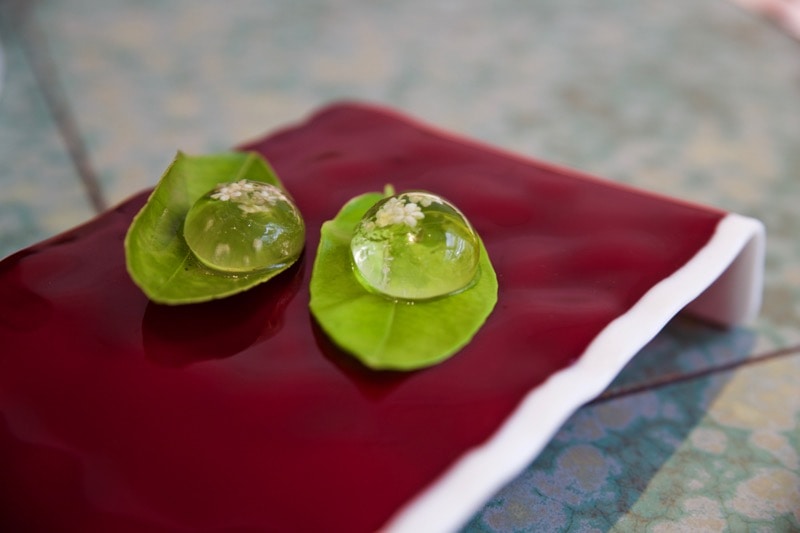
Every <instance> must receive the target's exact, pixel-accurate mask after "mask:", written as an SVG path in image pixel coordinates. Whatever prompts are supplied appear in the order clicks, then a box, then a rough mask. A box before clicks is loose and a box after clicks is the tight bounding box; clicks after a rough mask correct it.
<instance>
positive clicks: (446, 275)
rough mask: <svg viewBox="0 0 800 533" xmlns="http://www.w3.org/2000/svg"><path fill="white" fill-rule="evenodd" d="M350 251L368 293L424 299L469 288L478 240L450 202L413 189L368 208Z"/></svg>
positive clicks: (476, 254) (474, 268) (474, 266)
mask: <svg viewBox="0 0 800 533" xmlns="http://www.w3.org/2000/svg"><path fill="white" fill-rule="evenodd" d="M350 251H351V252H352V257H353V264H354V266H355V271H356V273H357V276H358V278H359V280H360V281H361V283H362V284H363V285H364V286H365V287H366V288H367V289H369V290H371V291H373V292H377V293H379V294H382V295H385V296H388V297H390V298H395V299H403V300H425V299H430V298H436V297H440V296H445V295H448V294H453V293H456V292H459V291H461V290H463V289H465V288H467V287H469V286H471V285H472V283H473V281H474V280H475V277H476V275H477V273H478V260H479V258H480V241H479V239H478V236H477V234H476V233H475V230H473V229H472V226H471V225H470V224H469V222H468V221H467V219H466V218H465V217H464V215H463V214H462V213H461V212H460V211H459V210H458V209H457V208H456V207H455V206H454V205H453V204H451V203H450V202H448V201H447V200H444V199H443V198H441V197H439V196H436V195H434V194H431V193H427V192H421V191H414V192H404V193H401V194H397V195H394V196H390V197H388V198H384V199H383V200H381V201H379V202H378V203H376V204H375V205H374V206H373V207H372V208H370V210H369V211H367V213H365V214H364V217H363V218H362V219H361V221H360V222H359V224H358V225H357V226H356V229H355V232H354V234H353V239H352V241H351V242H350Z"/></svg>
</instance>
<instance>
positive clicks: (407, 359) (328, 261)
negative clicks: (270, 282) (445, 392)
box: [309, 193, 497, 370]
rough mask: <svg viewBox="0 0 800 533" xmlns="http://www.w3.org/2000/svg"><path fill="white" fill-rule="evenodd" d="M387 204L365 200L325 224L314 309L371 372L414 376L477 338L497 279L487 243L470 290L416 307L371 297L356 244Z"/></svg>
mask: <svg viewBox="0 0 800 533" xmlns="http://www.w3.org/2000/svg"><path fill="white" fill-rule="evenodd" d="M382 198H383V195H382V194H380V193H367V194H364V195H361V196H358V197H356V198H354V199H352V200H350V202H348V203H347V204H346V205H345V206H344V207H343V208H342V210H341V211H340V212H339V213H338V214H337V215H336V217H335V218H334V219H333V220H329V221H327V222H325V223H324V224H323V225H322V230H321V237H320V244H319V249H318V250H317V257H316V260H315V261H314V269H313V272H312V275H311V286H310V292H311V301H310V303H309V306H310V308H311V312H312V313H313V315H314V317H315V318H316V319H317V322H318V323H319V325H320V326H321V327H322V329H323V330H324V331H325V333H327V334H328V336H329V337H330V338H331V339H332V340H333V341H334V342H335V343H336V344H337V345H338V346H339V347H341V348H342V349H344V350H346V351H348V352H350V353H351V354H353V355H354V356H356V357H357V358H359V359H360V360H361V361H362V362H363V363H364V364H366V365H367V366H369V367H372V368H375V369H393V370H413V369H417V368H422V367H426V366H430V365H433V364H435V363H438V362H440V361H443V360H444V359H447V358H448V357H450V356H451V355H453V354H455V353H456V352H457V351H458V350H460V349H461V348H462V347H463V346H465V345H466V344H467V343H468V342H469V341H470V339H472V337H473V336H474V335H475V333H476V332H477V331H478V329H480V327H481V325H482V324H483V323H484V322H485V320H486V318H487V317H488V316H489V314H490V313H491V312H492V309H493V308H494V305H495V303H496V302H497V276H496V275H495V273H494V269H493V268H492V264H491V262H490V261H489V256H488V254H487V253H486V249H485V248H484V246H483V244H482V243H481V258H480V268H479V274H478V275H479V277H478V279H477V281H476V282H475V284H474V285H473V286H472V287H470V288H469V289H467V290H464V291H462V292H459V293H456V294H453V295H450V296H446V297H443V298H438V299H434V300H424V301H416V302H406V301H395V300H391V299H389V298H386V297H384V296H381V295H379V294H375V293H373V292H370V291H368V290H367V289H366V288H364V287H363V286H362V285H361V283H360V282H359V281H358V279H357V278H356V275H355V273H354V272H353V266H352V261H351V256H350V239H351V237H352V235H353V230H354V229H355V226H356V225H357V224H358V222H359V221H360V220H361V217H362V216H363V215H364V213H366V212H367V210H369V208H370V207H372V206H373V205H374V204H375V203H376V202H377V201H379V200H380V199H382Z"/></svg>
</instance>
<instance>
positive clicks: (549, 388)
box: [0, 104, 763, 532]
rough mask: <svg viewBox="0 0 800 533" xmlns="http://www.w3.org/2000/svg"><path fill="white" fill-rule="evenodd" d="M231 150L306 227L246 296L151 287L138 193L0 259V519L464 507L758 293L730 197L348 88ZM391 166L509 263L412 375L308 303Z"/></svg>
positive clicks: (369, 521) (99, 523)
mask: <svg viewBox="0 0 800 533" xmlns="http://www.w3.org/2000/svg"><path fill="white" fill-rule="evenodd" d="M245 149H250V150H256V151H258V152H260V153H262V154H263V155H264V156H265V157H267V159H268V160H269V161H270V162H271V163H272V165H273V166H274V167H275V169H276V170H277V172H278V173H279V175H280V176H281V179H282V180H283V181H284V183H285V184H286V186H287V188H288V189H289V190H290V192H291V194H292V195H293V196H294V198H295V199H296V201H297V204H298V206H299V207H300V209H301V211H302V213H303V215H304V217H305V220H306V224H307V227H308V230H309V231H308V241H307V246H306V251H305V254H304V256H303V258H302V259H301V261H300V262H299V263H298V264H297V265H295V266H294V267H293V268H292V269H290V270H289V271H287V272H285V273H284V274H281V275H280V276H279V277H278V278H276V279H275V280H273V281H270V282H269V283H268V284H265V285H263V286H261V287H259V288H257V289H255V290H253V291H251V292H248V293H245V294H242V295H239V296H235V297H232V298H230V299H227V300H221V301H217V302H211V303H207V304H201V305H196V306H186V307H162V306H158V305H156V304H153V303H150V302H148V300H147V299H146V298H145V296H144V295H143V294H142V293H141V292H140V291H139V289H138V288H137V287H135V286H134V285H133V284H132V282H131V281H130V279H129V277H128V275H127V273H126V272H125V266H124V255H123V248H122V240H123V237H124V235H125V232H126V230H127V227H128V225H129V223H130V220H131V218H132V216H133V215H134V214H135V213H136V211H137V210H138V209H139V208H140V206H141V205H142V204H143V202H144V201H145V199H146V195H145V194H141V195H139V196H137V197H134V198H132V199H130V200H129V201H127V202H126V203H124V204H122V205H121V206H119V207H118V208H117V209H115V210H113V211H109V212H107V213H105V214H103V215H102V216H100V217H98V218H97V219H95V220H93V221H91V222H89V223H88V224H86V225H84V226H82V227H80V228H77V229H75V230H73V231H71V232H68V233H66V234H64V235H62V236H59V237H56V238H54V239H52V240H50V241H47V242H44V243H42V244H39V245H37V246H34V247H31V248H29V249H27V250H24V251H22V252H20V253H18V254H16V255H14V256H11V257H10V258H8V259H6V260H5V261H3V262H2V263H1V264H0V346H2V347H3V348H2V355H1V356H0V413H2V419H0V470H2V471H3V476H2V477H0V502H2V503H0V521H2V524H1V525H0V528H2V529H3V530H8V531H11V530H17V529H18V528H20V527H22V526H25V529H26V530H32V529H33V530H43V531H44V530H58V531H81V532H87V531H140V530H148V531H173V530H203V531H215V530H226V531H229V530H235V531H262V530H270V531H272V530H275V531H287V530H314V531H337V530H338V531H348V532H357V531H372V530H376V529H378V528H380V527H384V526H385V527H388V528H390V529H391V528H394V529H397V530H404V529H405V530H408V531H419V530H420V529H418V525H419V524H424V525H425V526H426V527H427V528H432V529H449V528H453V527H457V526H458V525H459V524H460V523H462V522H463V521H464V520H466V519H467V518H469V516H470V514H471V513H472V512H474V511H475V509H476V506H479V505H480V504H481V503H482V502H483V501H484V500H485V499H487V498H489V497H490V496H491V495H492V493H493V492H494V490H496V489H497V488H498V487H499V486H500V485H501V484H502V483H504V482H505V481H507V480H508V479H509V477H511V476H513V475H514V474H515V473H516V472H518V471H519V470H520V469H521V468H522V467H524V465H525V464H526V463H527V462H528V461H530V460H531V459H532V458H533V457H534V456H535V455H536V454H537V453H538V451H539V450H541V448H542V447H543V446H544V445H545V444H546V442H547V439H548V438H549V436H550V435H551V434H552V433H553V432H554V431H555V430H556V429H557V428H558V426H559V425H560V424H561V423H562V422H563V421H564V420H565V419H566V417H567V416H569V414H570V413H571V412H572V411H573V410H574V409H576V408H577V407H578V406H579V405H580V404H581V403H583V402H585V401H587V400H589V399H591V398H592V397H593V396H594V395H596V394H598V393H599V392H600V391H602V389H603V388H604V387H605V386H606V385H607V384H608V382H609V381H610V380H611V379H612V378H613V377H614V375H615V374H616V373H617V372H618V371H619V370H620V369H621V368H622V366H623V365H624V364H625V362H626V361H627V360H628V359H629V358H630V357H631V356H632V355H633V354H634V353H635V352H636V351H637V350H638V349H639V348H641V347H642V346H643V345H644V344H645V343H646V342H647V341H648V340H649V339H650V338H651V337H652V336H653V335H655V334H656V332H657V331H658V330H659V329H660V328H661V327H662V326H663V325H664V324H665V323H666V322H667V321H668V320H669V318H670V317H672V316H673V315H674V314H675V313H677V312H678V311H679V310H680V309H681V308H683V307H685V306H686V305H687V304H689V303H690V302H692V301H693V300H696V299H697V297H698V296H701V295H702V296H701V297H700V298H699V299H697V300H696V301H695V303H693V304H692V305H693V306H694V308H695V310H697V311H698V312H700V313H701V314H704V315H705V316H707V317H710V318H712V319H716V320H718V321H720V322H736V321H739V320H743V319H746V318H747V317H748V316H750V315H752V314H753V312H754V311H755V309H756V308H757V305H758V296H759V291H760V267H761V260H762V253H763V251H762V239H763V230H762V229H761V226H760V224H759V223H758V222H756V221H753V220H750V219H746V218H744V217H740V216H738V215H732V214H727V213H725V212H722V211H719V210H715V209H709V208H703V207H698V206H693V205H688V204H685V203H682V202H676V201H672V200H669V199H665V198H663V197H659V196H655V195H650V194H646V193H642V192H638V191H634V190H630V189H627V188H623V187H620V186H617V185H614V184H609V183H607V182H605V181H602V180H598V179H594V178H591V177H587V176H583V175H579V174H577V173H575V172H572V171H567V170H564V169H559V168H555V167H552V166H550V165H546V164H541V163H538V162H532V161H529V160H525V159H521V158H518V157H516V156H512V155H509V154H505V153H503V152H500V151H497V150H494V149H491V148H488V147H485V146H481V145H478V144H475V143H472V142H469V141H466V140H461V139H456V138H453V137H451V136H448V135H446V134H443V133H440V132H437V131H435V130H432V129H430V128H428V127H426V126H423V125H420V124H418V123H415V122H413V121H410V120H408V119H406V118H404V117H401V116H399V115H397V114H395V113H393V112H391V111H387V110H383V109H377V108H373V107H368V106H361V105H355V104H341V105H335V106H331V107H329V108H327V109H324V110H323V111H321V112H320V113H318V114H317V115H315V116H314V117H313V118H311V119H310V120H309V121H308V122H306V123H304V124H302V125H300V126H297V127H293V128H289V129H286V130H284V131H281V132H278V133H276V134H273V135H271V136H269V137H267V138H265V139H264V140H261V141H258V142H255V143H253V144H251V145H249V146H247V147H245ZM386 183H392V184H393V185H394V186H395V188H396V189H397V190H400V191H402V190H405V189H427V190H430V191H433V192H436V193H437V194H440V195H442V196H444V197H446V198H448V199H450V200H451V201H453V202H454V203H455V204H456V205H458V206H459V208H460V209H461V210H462V211H463V212H464V213H465V214H466V215H467V216H468V217H469V219H470V220H471V221H472V223H473V224H474V226H475V227H476V229H477V230H478V232H479V233H480V235H481V237H482V238H483V240H484V242H485V244H486V247H487V249H488V251H489V254H490V256H491V258H492V261H493V263H494V266H495V269H496V271H497V274H498V278H499V283H500V293H499V301H498V305H497V307H496V309H495V311H494V313H493V314H492V316H491V317H490V318H489V320H488V321H487V323H486V324H485V326H484V328H483V329H482V330H481V331H480V332H479V333H478V334H477V336H476V337H475V339H474V341H473V342H472V343H471V344H470V345H469V346H467V347H466V348H465V349H464V350H463V351H462V352H460V353H459V354H458V355H456V356H455V357H453V358H452V359H450V360H448V361H447V362H445V363H443V364H441V365H438V366H435V367H433V368H429V369H425V370H421V371H417V372H412V373H392V372H375V371H371V370H368V369H366V368H364V367H362V366H360V364H359V363H357V362H356V361H355V360H354V359H352V358H350V357H349V356H348V355H347V354H344V353H341V352H340V351H339V350H337V349H336V348H335V347H334V346H332V345H331V344H330V343H329V341H328V340H327V339H326V338H325V336H324V335H323V334H322V333H321V332H320V331H319V329H318V328H317V327H316V325H315V324H314V321H313V318H312V317H311V316H310V314H309V312H308V307H307V305H308V280H309V276H310V265H311V263H312V262H313V258H314V253H315V250H316V247H317V243H318V239H319V227H320V225H321V224H322V222H323V221H325V220H327V219H330V218H332V217H333V216H334V214H335V213H336V212H337V211H338V209H339V208H340V207H341V206H342V205H343V204H344V203H345V202H346V201H347V200H348V199H350V198H351V197H353V196H356V195H358V194H361V193H364V192H368V191H376V190H378V191H379V190H382V189H383V186H384V184H386ZM721 274H722V277H721V278H719V281H718V282H717V283H716V284H714V282H715V280H717V278H718V277H719V276H720V275H721ZM709 286H711V287H712V288H711V289H709V290H706V289H707V287H709ZM704 291H705V292H704ZM408 334H409V335H414V332H413V331H409V332H408Z"/></svg>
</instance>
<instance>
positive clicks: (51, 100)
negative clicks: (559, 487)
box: [11, 0, 107, 213]
mask: <svg viewBox="0 0 800 533" xmlns="http://www.w3.org/2000/svg"><path fill="white" fill-rule="evenodd" d="M24 3H25V2H24V0H23V1H21V2H16V4H24ZM31 4H34V5H35V3H33V2H32V3H31ZM11 11H12V19H13V22H15V23H16V24H15V25H16V26H17V28H19V30H18V31H19V36H20V43H21V45H22V49H23V51H24V53H25V55H26V56H27V58H28V61H29V63H30V66H31V69H32V70H33V74H34V76H35V78H36V82H37V84H38V85H39V89H40V90H41V91H42V95H43V96H44V100H45V103H46V105H47V107H48V108H49V110H50V113H51V115H52V116H53V120H54V121H55V123H56V128H57V129H58V132H59V134H60V136H61V138H62V140H63V141H64V144H65V145H66V148H67V153H68V154H69V157H70V159H71V160H72V163H73V165H74V166H75V170H76V171H77V173H78V177H79V178H80V181H81V185H83V188H84V191H85V192H86V194H87V196H88V199H89V203H90V204H91V206H92V208H93V209H94V211H95V212H96V213H100V212H102V211H104V210H105V209H106V207H107V203H106V200H105V198H104V196H103V192H102V189H101V187H100V184H99V180H98V179H97V173H96V172H95V171H94V168H93V167H92V165H91V162H90V161H89V154H88V151H87V149H86V144H85V143H84V142H83V137H82V136H81V134H80V129H79V128H78V123H77V121H76V120H75V116H74V115H73V113H72V110H71V108H70V105H69V103H68V102H67V99H66V96H65V94H66V93H65V91H64V90H63V87H62V85H61V82H60V80H59V77H58V72H57V68H56V64H55V62H54V61H53V57H52V55H51V54H50V50H49V48H48V46H47V42H46V40H45V36H44V33H43V32H42V31H41V29H40V28H39V26H38V24H37V23H36V21H35V20H34V14H33V6H32V5H30V4H28V5H26V6H25V7H24V8H23V7H19V5H14V6H13V8H12V9H11Z"/></svg>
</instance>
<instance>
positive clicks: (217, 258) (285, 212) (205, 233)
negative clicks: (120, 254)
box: [183, 180, 305, 273]
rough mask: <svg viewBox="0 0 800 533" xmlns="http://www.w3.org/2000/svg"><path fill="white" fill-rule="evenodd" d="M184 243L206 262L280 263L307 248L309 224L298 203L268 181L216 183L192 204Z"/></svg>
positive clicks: (237, 268) (235, 268)
mask: <svg viewBox="0 0 800 533" xmlns="http://www.w3.org/2000/svg"><path fill="white" fill-rule="evenodd" d="M183 233H184V238H185V240H186V243H187V244H188V245H189V248H190V249H191V251H192V253H194V255H195V256H196V257H197V259H198V260H200V262H202V263H203V264H204V265H206V266H208V267H210V268H213V269H215V270H220V271H224V272H234V273H236V272H238V273H246V272H252V271H256V270H264V269H272V268H280V267H283V266H285V265H286V264H289V263H291V262H293V261H295V260H296V259H297V258H298V257H299V256H300V253H301V252H302V250H303V244H304V241H305V225H304V224H303V219H302V218H301V216H300V212H299V210H298V209H297V207H296V206H295V204H294V202H293V201H292V200H291V199H290V198H289V197H288V196H287V195H286V194H285V193H284V192H283V191H282V190H281V189H280V188H278V187H276V186H274V185H270V184H268V183H262V182H258V181H251V180H239V181H236V182H232V183H224V184H221V185H218V186H217V187H216V188H215V189H213V190H212V191H210V192H208V193H207V194H205V195H204V196H202V197H201V198H200V199H199V200H197V202H195V204H194V205H193V206H192V207H191V208H190V209H189V212H188V213H187V214H186V219H185V221H184V225H183Z"/></svg>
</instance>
